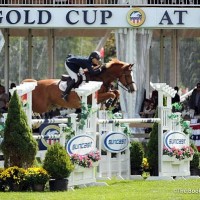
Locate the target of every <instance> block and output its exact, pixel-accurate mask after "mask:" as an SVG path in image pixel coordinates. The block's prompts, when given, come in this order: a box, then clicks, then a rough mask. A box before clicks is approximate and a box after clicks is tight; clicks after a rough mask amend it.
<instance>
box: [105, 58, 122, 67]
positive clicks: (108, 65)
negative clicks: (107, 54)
mask: <svg viewBox="0 0 200 200" xmlns="http://www.w3.org/2000/svg"><path fill="white" fill-rule="evenodd" d="M113 64H115V65H116V64H121V65H124V64H125V62H122V61H120V60H118V59H117V58H112V59H111V60H110V61H109V62H108V63H106V68H110V67H111V66H112V65H113Z"/></svg>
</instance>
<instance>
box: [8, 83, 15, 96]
mask: <svg viewBox="0 0 200 200" xmlns="http://www.w3.org/2000/svg"><path fill="white" fill-rule="evenodd" d="M14 87H16V84H15V83H11V84H10V89H13V88H14ZM9 99H11V94H10V92H9Z"/></svg>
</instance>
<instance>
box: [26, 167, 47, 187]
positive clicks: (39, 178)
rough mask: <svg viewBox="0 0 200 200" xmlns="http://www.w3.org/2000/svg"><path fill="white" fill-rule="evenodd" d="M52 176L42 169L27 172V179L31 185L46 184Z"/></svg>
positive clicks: (31, 169)
mask: <svg viewBox="0 0 200 200" xmlns="http://www.w3.org/2000/svg"><path fill="white" fill-rule="evenodd" d="M49 178H50V176H49V174H48V173H47V171H46V170H45V169H43V168H41V167H31V168H28V169H27V170H26V177H25V179H26V180H27V182H28V183H29V185H33V184H46V182H47V181H48V180H49Z"/></svg>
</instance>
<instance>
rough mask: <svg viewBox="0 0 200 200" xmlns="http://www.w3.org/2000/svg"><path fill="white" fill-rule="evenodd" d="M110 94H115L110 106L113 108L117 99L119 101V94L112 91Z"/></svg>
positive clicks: (116, 91)
mask: <svg viewBox="0 0 200 200" xmlns="http://www.w3.org/2000/svg"><path fill="white" fill-rule="evenodd" d="M112 92H113V93H114V94H115V98H114V100H113V102H112V104H111V106H112V107H114V106H115V104H116V103H117V101H118V99H119V95H120V93H119V90H112Z"/></svg>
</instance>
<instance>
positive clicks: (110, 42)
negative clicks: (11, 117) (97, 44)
mask: <svg viewBox="0 0 200 200" xmlns="http://www.w3.org/2000/svg"><path fill="white" fill-rule="evenodd" d="M104 50H105V58H104V62H109V60H111V58H116V43H115V34H114V33H111V34H110V36H109V38H108V39H107V41H106V44H105V47H104Z"/></svg>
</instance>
